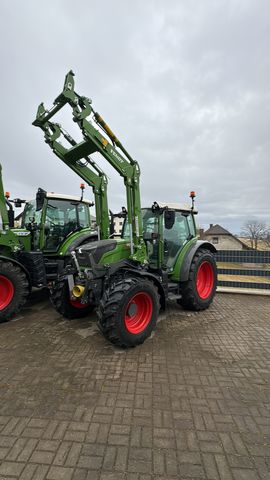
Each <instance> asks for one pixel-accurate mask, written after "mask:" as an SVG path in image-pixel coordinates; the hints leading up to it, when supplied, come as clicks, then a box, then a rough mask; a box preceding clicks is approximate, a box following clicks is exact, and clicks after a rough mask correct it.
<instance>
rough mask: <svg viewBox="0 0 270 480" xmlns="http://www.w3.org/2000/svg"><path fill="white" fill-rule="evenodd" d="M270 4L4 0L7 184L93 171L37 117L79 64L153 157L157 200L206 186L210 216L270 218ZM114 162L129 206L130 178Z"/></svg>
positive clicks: (118, 199)
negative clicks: (69, 161) (65, 152)
mask: <svg viewBox="0 0 270 480" xmlns="http://www.w3.org/2000/svg"><path fill="white" fill-rule="evenodd" d="M269 13H270V5H269V2H267V1H266V0H261V1H260V2H259V4H258V2H255V0H245V1H244V0H242V1H241V0H231V1H225V0H215V1H214V0H205V1H204V2H198V1H195V0H190V1H189V2H179V1H177V0H170V1H169V2H166V4H165V2H162V1H159V0H157V1H154V0H152V1H148V2H143V1H142V0H141V1H138V2H126V1H124V0H118V1H114V2H109V1H107V2H104V3H103V4H102V6H101V4H100V2H98V1H97V0H92V1H91V2H89V1H86V0H80V1H78V2H76V4H75V3H74V2H71V0H68V1H64V0H58V1H55V2H47V3H42V2H35V1H34V0H28V2H21V1H19V0H13V1H12V2H10V1H7V0H3V1H2V2H1V20H0V24H1V29H0V40H1V41H0V52H1V59H2V69H1V70H2V73H1V87H2V96H1V97H2V105H1V134H2V136H1V137H2V138H1V139H2V141H1V147H2V151H1V157H0V158H1V162H2V164H3V168H4V177H5V185H6V188H7V189H9V190H11V191H12V194H14V196H15V195H16V196H27V197H32V196H33V195H34V192H35V190H36V188H37V187H38V186H43V187H44V188H46V189H48V190H53V191H62V192H63V193H64V192H66V193H69V192H70V193H76V192H78V186H79V183H80V180H79V179H78V178H77V177H76V175H75V174H73V173H72V172H70V171H68V170H67V169H66V167H65V166H64V165H63V164H61V162H60V161H59V160H58V159H57V158H56V157H55V156H54V155H53V154H52V153H51V151H50V150H49V148H48V146H47V145H45V143H44V141H43V138H42V133H41V131H39V130H38V129H34V127H32V126H31V122H32V120H33V118H34V116H35V113H36V108H37V105H38V104H39V103H40V102H41V101H44V102H45V105H47V106H50V105H51V104H52V101H53V99H54V98H55V97H56V95H57V94H58V93H59V92H60V90H61V88H62V85H63V81H64V76H65V73H66V72H67V71H68V70H69V69H70V68H73V70H74V71H75V73H76V85H77V90H78V91H79V92H80V93H82V94H85V95H87V96H90V97H92V98H93V104H94V106H95V108H96V109H97V110H98V111H99V112H100V113H101V114H102V115H103V116H104V117H105V119H106V121H107V122H108V123H109V124H110V126H111V127H112V129H113V130H114V131H115V132H116V133H117V134H118V136H119V137H120V139H121V140H122V142H123V144H124V145H126V146H127V149H128V150H129V151H130V153H131V155H133V156H134V157H135V158H136V159H137V160H138V161H139V163H140V167H141V171H142V203H143V204H144V205H146V204H149V203H151V202H152V201H153V200H155V199H162V200H167V201H187V200H188V192H189V191H190V190H191V189H194V190H196V191H197V192H198V199H197V204H198V209H199V212H200V215H199V218H198V221H199V223H200V224H201V225H206V224H208V223H209V222H211V223H221V224H222V225H223V226H225V227H226V228H229V229H231V230H233V231H239V230H240V228H241V225H242V223H243V222H244V221H245V220H246V219H247V218H250V217H251V216H252V217H255V218H259V219H263V220H265V221H266V222H268V223H270V213H269V203H270V189H269V177H270V162H269V150H270V148H269V133H268V129H269V124H270V122H269V120H270V107H269V97H270V91H269V85H270V81H269V80H270V78H269V77H270V65H269V53H268V46H269V41H270V28H269ZM63 120H64V121H65V122H68V125H70V124H71V122H70V121H69V120H68V117H67V114H65V115H64V116H63ZM63 123H64V122H63ZM71 128H73V129H74V126H73V125H71ZM100 163H101V165H102V166H104V162H103V161H102V160H101V162H100ZM107 171H108V172H109V177H110V186H109V194H110V200H111V208H112V209H113V210H115V211H116V210H118V209H119V208H120V207H121V205H123V204H124V203H125V192H124V186H123V182H122V180H121V179H119V178H118V177H117V176H116V174H115V173H114V172H113V170H112V169H111V168H107ZM88 196H89V194H88Z"/></svg>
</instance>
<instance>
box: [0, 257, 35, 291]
mask: <svg viewBox="0 0 270 480" xmlns="http://www.w3.org/2000/svg"><path fill="white" fill-rule="evenodd" d="M0 260H5V261H8V262H11V263H14V264H15V265H18V267H20V268H21V269H22V270H23V271H24V273H25V275H26V277H27V280H28V284H29V293H31V290H32V281H31V277H30V273H29V272H28V270H27V268H25V266H24V265H23V264H22V263H21V262H18V260H15V259H14V258H12V257H4V256H3V255H0Z"/></svg>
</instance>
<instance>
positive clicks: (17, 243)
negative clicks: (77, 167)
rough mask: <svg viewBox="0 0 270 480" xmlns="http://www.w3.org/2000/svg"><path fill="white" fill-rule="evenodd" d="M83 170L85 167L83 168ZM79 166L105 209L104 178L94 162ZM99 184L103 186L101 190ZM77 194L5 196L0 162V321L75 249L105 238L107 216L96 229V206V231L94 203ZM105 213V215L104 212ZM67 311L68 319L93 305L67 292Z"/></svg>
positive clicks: (60, 267)
mask: <svg viewBox="0 0 270 480" xmlns="http://www.w3.org/2000/svg"><path fill="white" fill-rule="evenodd" d="M81 168H83V167H81ZM92 168H95V169H96V172H94V171H91V170H90V169H89V168H87V167H86V168H85V167H84V168H83V170H84V171H85V170H86V173H85V174H84V175H83V177H85V178H86V181H87V182H88V184H89V185H90V186H91V187H92V186H93V185H92V183H93V182H92V180H93V178H92V177H94V180H95V181H96V183H95V186H94V188H93V190H96V194H95V196H96V197H97V199H98V201H99V197H100V195H99V190H100V191H102V192H101V197H102V202H101V204H102V206H103V204H104V208H103V210H104V211H105V208H106V201H107V200H106V185H107V179H106V176H105V175H104V174H103V172H102V171H101V170H100V169H98V167H95V165H93V167H92ZM100 187H102V188H100ZM81 190H82V194H81V197H76V196H69V195H59V194H56V193H48V192H46V191H44V190H43V189H41V188H39V189H38V192H37V195H36V199H35V200H32V201H29V202H25V201H24V200H20V199H15V200H10V199H9V195H7V194H4V188H3V181H2V167H1V165H0V322H1V321H7V320H9V319H10V318H12V317H13V316H14V315H15V314H16V313H17V312H18V311H19V310H20V309H21V308H22V306H23V305H24V304H25V302H26V300H27V298H28V296H29V293H30V292H31V289H32V287H37V288H40V287H46V286H50V285H51V284H52V283H53V281H54V280H55V279H56V278H57V276H58V274H60V273H61V272H62V271H63V270H64V268H65V266H66V265H67V264H68V263H70V255H71V252H73V250H74V248H76V247H78V246H80V245H82V244H83V243H87V242H90V241H93V240H97V239H98V238H108V237H109V216H108V213H107V218H106V219H105V221H104V220H103V223H102V224H103V229H101V228H100V226H99V225H100V222H101V219H100V212H99V204H100V201H99V203H98V205H97V208H96V214H97V230H95V229H93V227H92V226H91V217H90V209H89V207H90V206H92V205H93V203H91V202H89V201H88V200H84V199H83V190H84V184H81ZM23 203H25V208H24V210H23V214H22V222H21V228H14V208H13V205H14V206H16V207H21V206H22V204H23ZM103 216H105V215H104V214H103ZM63 303H64V311H65V315H66V316H67V317H69V318H74V317H82V316H85V315H87V314H88V313H89V312H90V311H91V310H92V308H93V306H92V305H86V304H82V303H81V302H79V301H77V300H72V299H71V300H69V293H68V291H67V294H66V297H65V298H63Z"/></svg>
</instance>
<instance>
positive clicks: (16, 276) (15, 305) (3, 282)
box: [0, 260, 31, 322]
mask: <svg viewBox="0 0 270 480" xmlns="http://www.w3.org/2000/svg"><path fill="white" fill-rule="evenodd" d="M30 290H31V287H30V284H29V281H28V279H27V276H26V274H25V272H24V271H23V270H22V269H21V268H20V266H19V265H17V264H15V263H13V262H11V261H7V260H1V261H0V322H7V321H8V320H10V319H11V318H12V317H13V316H14V315H16V313H18V312H19V311H20V310H21V308H22V307H23V306H24V304H25V303H26V301H27V299H28V296H29V293H30Z"/></svg>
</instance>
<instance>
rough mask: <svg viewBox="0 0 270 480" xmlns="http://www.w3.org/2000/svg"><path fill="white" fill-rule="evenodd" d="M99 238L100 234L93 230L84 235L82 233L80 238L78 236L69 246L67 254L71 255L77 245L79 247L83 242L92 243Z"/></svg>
mask: <svg viewBox="0 0 270 480" xmlns="http://www.w3.org/2000/svg"><path fill="white" fill-rule="evenodd" d="M97 240H98V234H97V232H92V233H89V232H87V233H85V234H84V235H81V236H80V237H79V238H76V240H74V241H73V242H72V243H71V244H70V245H69V247H68V248H67V250H66V252H65V255H70V253H71V252H72V251H73V250H75V248H76V247H79V246H80V245H81V244H82V243H88V242H89V243H90V242H95V241H97Z"/></svg>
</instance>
